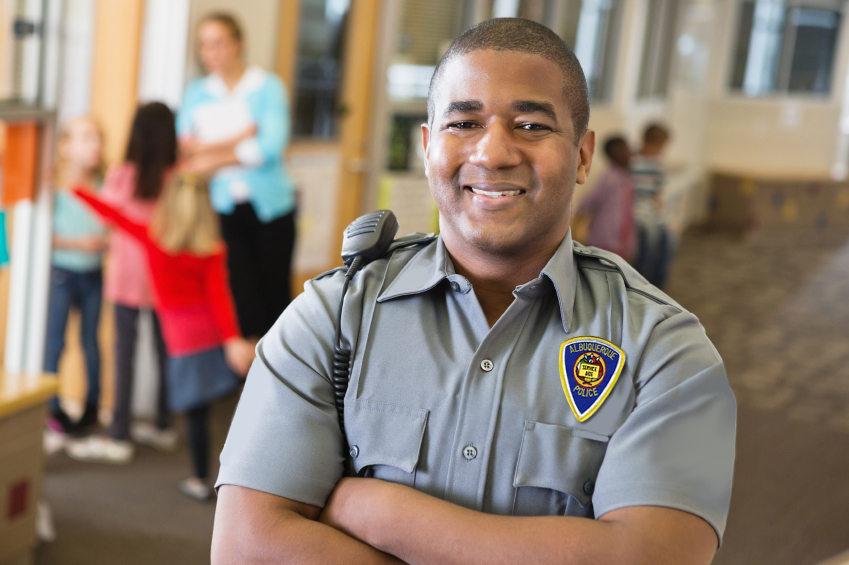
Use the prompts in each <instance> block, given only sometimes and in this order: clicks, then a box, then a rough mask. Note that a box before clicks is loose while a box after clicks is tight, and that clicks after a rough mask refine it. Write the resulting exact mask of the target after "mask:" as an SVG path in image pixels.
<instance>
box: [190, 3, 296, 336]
mask: <svg viewBox="0 0 849 565" xmlns="http://www.w3.org/2000/svg"><path fill="white" fill-rule="evenodd" d="M197 41H198V54H199V57H200V60H201V62H202V64H203V66H204V68H205V70H206V71H207V72H208V73H209V74H208V75H207V76H205V77H202V78H200V79H197V80H195V81H194V82H193V83H192V84H191V85H189V87H188V89H187V90H186V94H185V97H184V99H183V104H182V106H181V108H180V113H179V115H178V118H177V133H178V136H179V138H180V148H181V152H182V156H183V157H184V158H186V160H187V165H186V166H187V169H189V170H193V171H195V172H199V173H202V174H206V175H210V176H211V184H210V192H211V198H212V205H213V207H214V208H215V210H216V211H217V212H218V213H219V214H220V215H221V232H222V236H223V238H224V241H225V242H226V243H227V247H228V249H229V253H228V257H229V259H228V261H229V270H230V285H231V287H232V289H233V296H234V299H235V301H236V311H237V313H238V317H239V325H240V326H241V329H242V333H243V334H244V335H245V336H248V337H249V338H252V339H254V340H256V339H258V338H259V337H261V336H262V335H264V334H265V333H266V332H267V331H268V330H269V329H270V328H271V326H272V324H273V323H274V321H275V320H276V319H277V317H278V316H279V315H280V314H281V313H282V312H283V310H284V309H285V308H286V306H288V304H289V301H290V299H291V291H290V280H289V279H290V272H291V263H292V250H293V247H294V243H295V199H294V194H293V189H294V186H293V182H292V179H291V177H290V176H289V174H288V172H287V171H286V168H285V166H284V164H283V161H282V158H283V152H284V150H285V148H286V143H287V141H288V138H289V129H290V125H289V108H288V104H287V102H286V92H285V89H284V88H283V83H282V82H281V81H280V79H279V78H277V77H276V76H274V75H273V74H270V73H268V72H266V71H264V70H262V69H260V68H258V67H255V66H251V67H248V66H246V64H245V62H244V60H243V47H244V45H243V40H242V30H241V27H240V26H239V24H238V23H237V22H236V20H235V19H234V18H233V17H232V16H230V15H227V14H222V13H215V14H210V15H207V16H206V17H205V18H203V19H202V20H201V22H200V24H199V25H198V28H197Z"/></svg>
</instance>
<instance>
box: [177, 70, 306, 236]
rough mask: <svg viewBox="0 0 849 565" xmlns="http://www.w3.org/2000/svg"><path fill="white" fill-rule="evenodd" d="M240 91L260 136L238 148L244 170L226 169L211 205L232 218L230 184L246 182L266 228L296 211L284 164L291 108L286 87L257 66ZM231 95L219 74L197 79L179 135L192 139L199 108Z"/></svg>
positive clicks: (212, 185) (181, 114)
mask: <svg viewBox="0 0 849 565" xmlns="http://www.w3.org/2000/svg"><path fill="white" fill-rule="evenodd" d="M243 83H244V84H243ZM240 88H241V89H243V90H244V91H245V92H244V93H243V95H244V99H245V101H246V102H247V106H248V109H249V111H250V114H251V116H252V117H253V120H254V123H256V125H257V134H256V135H255V136H254V137H252V138H250V139H246V140H244V141H242V142H241V143H239V145H238V146H237V147H236V156H237V157H238V158H239V161H240V162H241V165H242V166H240V167H231V168H228V169H227V170H226V172H222V173H219V174H216V175H215V176H214V177H213V178H212V181H211V183H210V193H211V198H212V206H213V207H214V208H215V210H216V211H217V212H218V213H219V214H231V213H232V212H233V209H234V208H235V205H236V204H235V202H234V201H233V196H232V193H231V190H230V185H231V184H232V183H233V182H237V181H243V182H244V183H245V184H246V185H247V186H248V189H249V201H250V203H251V204H252V205H253V207H254V211H255V212H256V215H257V216H258V217H259V219H260V220H261V221H263V222H265V223H267V222H270V221H272V220H274V219H276V218H279V217H281V216H283V215H285V214H288V213H289V212H291V211H292V210H294V209H295V195H294V181H293V180H292V177H291V176H290V175H289V172H288V171H287V170H286V166H285V164H284V163H283V151H284V150H285V148H286V144H287V143H288V142H289V135H290V123H289V105H288V102H287V97H286V90H285V89H284V88H283V82H282V81H281V80H280V79H279V78H277V76H275V75H273V74H271V73H267V72H265V71H263V70H261V69H259V68H257V67H250V68H248V69H247V70H246V71H245V75H244V76H243V78H242V80H241V81H240V83H239V85H237V86H236V90H238V89H240ZM227 96H229V93H228V92H227V90H226V87H224V86H223V82H222V81H221V79H220V78H219V77H217V76H215V75H208V76H206V77H202V78H199V79H196V80H194V81H193V82H192V83H191V84H190V85H189V87H188V88H187V89H186V93H185V95H184V97H183V103H182V106H181V107H180V112H179V113H178V114H177V135H178V136H181V137H183V136H190V135H193V134H194V131H195V127H196V124H195V119H196V116H195V113H196V111H197V109H198V108H199V107H201V106H203V105H204V104H206V103H209V102H218V101H221V100H223V99H225V98H226V97H227Z"/></svg>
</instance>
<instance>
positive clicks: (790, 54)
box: [731, 0, 843, 96]
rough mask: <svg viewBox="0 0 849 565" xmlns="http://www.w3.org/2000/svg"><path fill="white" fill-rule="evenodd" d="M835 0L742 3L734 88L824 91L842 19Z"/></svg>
mask: <svg viewBox="0 0 849 565" xmlns="http://www.w3.org/2000/svg"><path fill="white" fill-rule="evenodd" d="M842 5H843V2H841V1H839V0H819V1H816V0H806V1H795V2H794V1H786V0H754V1H751V0H750V1H746V2H743V3H742V4H741V5H740V16H739V27H738V32H737V48H736V49H735V52H734V61H733V66H732V74H731V88H732V90H737V91H741V92H742V93H743V94H745V95H747V96H762V95H767V94H773V93H782V92H790V93H807V94H816V95H822V96H825V95H828V93H829V92H830V90H831V77H832V67H833V63H834V51H835V48H836V45H837V37H838V33H839V31H840V24H841V21H842V18H843V9H842Z"/></svg>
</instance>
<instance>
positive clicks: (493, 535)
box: [328, 479, 716, 565]
mask: <svg viewBox="0 0 849 565" xmlns="http://www.w3.org/2000/svg"><path fill="white" fill-rule="evenodd" d="M354 480H357V479H354ZM360 480H361V481H362V480H363V479H360ZM346 486H347V485H346ZM359 487H363V488H361V489H360V491H359V492H360V493H362V494H360V495H358V494H356V492H355V494H354V495H353V496H346V497H344V498H345V500H344V501H343V502H342V503H340V504H339V506H340V507H341V508H339V507H336V508H335V509H334V511H335V510H338V511H339V516H341V520H338V522H339V523H337V524H333V525H334V526H335V527H339V528H340V529H342V530H343V531H345V532H346V533H348V534H349V535H351V536H352V537H355V538H357V539H360V540H362V541H363V542H365V543H368V544H369V545H371V546H373V547H375V548H377V549H379V550H381V551H385V552H387V553H390V554H392V555H395V556H397V557H398V558H399V559H402V560H403V561H405V562H408V563H447V564H450V563H540V564H542V563H558V564H563V563H567V564H573V563H593V564H606V563H611V564H613V563H615V564H617V565H618V564H643V563H645V564H648V563H651V564H665V563H668V564H673V563H674V564H676V565H677V564H706V563H709V562H710V560H711V559H712V557H713V553H714V551H715V549H716V537H715V536H714V534H713V530H712V529H711V528H710V526H709V525H708V524H707V523H706V522H704V521H703V520H701V519H700V518H697V517H695V516H693V515H691V514H687V513H684V512H680V511H676V510H671V509H667V508H658V507H637V508H625V509H622V510H617V511H613V512H610V513H609V514H608V515H606V516H604V517H602V519H601V520H591V519H586V518H572V517H564V516H539V517H514V516H497V515H492V514H485V513H482V512H476V511H473V510H468V509H466V508H462V507H460V506H457V505H454V504H451V503H449V502H445V501H443V500H440V499H437V498H434V497H431V496H428V495H426V494H423V493H420V492H417V491H415V490H413V489H410V488H407V487H404V486H399V485H393V484H391V483H384V482H383V481H374V480H372V482H371V483H360V484H359V485H357V484H355V485H354V489H353V490H355V491H356V490H357V488H359ZM331 504H334V501H333V499H332V498H331V501H330V502H329V504H328V505H331ZM346 506H347V508H346Z"/></svg>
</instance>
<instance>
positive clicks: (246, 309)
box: [221, 204, 295, 337]
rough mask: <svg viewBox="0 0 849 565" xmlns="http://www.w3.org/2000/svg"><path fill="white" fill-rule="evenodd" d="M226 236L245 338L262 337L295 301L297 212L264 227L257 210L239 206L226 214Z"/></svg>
mask: <svg viewBox="0 0 849 565" xmlns="http://www.w3.org/2000/svg"><path fill="white" fill-rule="evenodd" d="M221 233H222V236H223V237H224V241H225V242H226V243H227V258H228V263H227V266H228V268H229V269H230V288H231V289H232V291H233V299H234V300H235V302H236V314H237V315H238V317H239V326H240V327H241V330H242V335H244V336H256V337H261V336H263V335H265V333H266V332H267V331H268V330H269V329H271V326H272V325H274V322H275V321H277V318H278V317H279V316H280V314H282V313H283V310H285V309H286V306H288V305H289V302H290V301H291V299H292V292H291V289H290V278H291V272H292V251H293V249H294V247H295V213H294V212H291V213H289V214H286V215H285V216H282V217H280V218H276V219H274V220H272V221H270V222H268V223H262V222H261V221H260V220H259V218H257V215H256V213H255V212H254V209H253V206H251V205H250V204H239V205H238V206H236V208H235V209H234V210H233V213H232V214H222V215H221Z"/></svg>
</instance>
